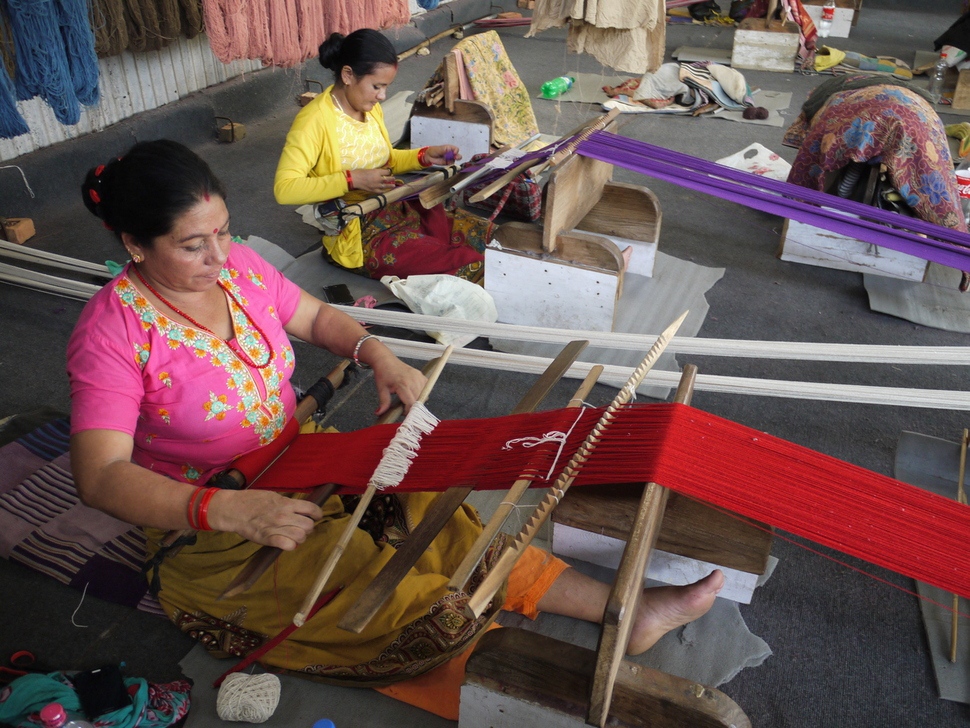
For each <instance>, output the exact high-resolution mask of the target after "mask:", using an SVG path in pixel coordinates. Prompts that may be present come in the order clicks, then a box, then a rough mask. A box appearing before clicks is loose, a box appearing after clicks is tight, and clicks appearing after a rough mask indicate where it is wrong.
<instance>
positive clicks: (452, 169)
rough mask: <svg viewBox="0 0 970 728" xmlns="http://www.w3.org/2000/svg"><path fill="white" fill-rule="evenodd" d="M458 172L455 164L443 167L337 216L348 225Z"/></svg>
mask: <svg viewBox="0 0 970 728" xmlns="http://www.w3.org/2000/svg"><path fill="white" fill-rule="evenodd" d="M457 172H458V165H455V164H452V165H449V166H447V167H441V168H440V169H437V170H435V171H434V172H431V173H429V174H426V175H424V176H423V177H422V178H421V179H417V180H415V181H413V182H408V183H407V184H403V185H399V186H398V187H395V188H394V189H392V190H390V191H388V192H385V193H384V194H381V195H374V196H372V197H367V198H365V199H363V200H361V201H360V202H355V203H353V204H350V205H346V206H345V207H342V208H341V209H340V212H338V213H337V214H338V215H339V216H340V220H341V222H342V223H343V224H344V225H346V224H347V223H348V222H350V220H351V219H352V218H355V217H363V216H364V215H366V214H367V213H369V212H374V211H375V210H380V209H381V208H382V207H385V206H387V204H388V203H390V202H397V201H398V200H402V199H404V198H405V197H409V196H411V195H413V194H415V193H419V192H421V190H424V189H425V188H427V187H430V186H432V185H435V184H438V183H439V182H442V181H444V180H446V179H450V178H451V177H454V176H455V174H457Z"/></svg>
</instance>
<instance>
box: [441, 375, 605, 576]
mask: <svg viewBox="0 0 970 728" xmlns="http://www.w3.org/2000/svg"><path fill="white" fill-rule="evenodd" d="M602 373H603V366H602V364H596V365H595V366H593V367H592V368H591V369H590V370H589V373H588V374H587V375H586V378H585V379H584V380H583V381H582V383H581V384H580V385H579V387H578V388H577V389H576V392H575V394H573V398H572V399H571V400H569V404H567V405H566V406H567V407H579V406H580V405H582V403H583V400H584V399H585V398H586V396H587V395H588V394H589V392H590V390H592V388H593V385H594V384H596V380H597V379H599V376H600V374H602ZM532 482H533V481H532V479H530V478H520V479H519V480H516V481H515V482H514V483H513V484H512V487H511V488H509V490H508V492H507V493H506V494H505V497H504V498H502V502H501V503H499V504H498V507H497V508H496V509H495V512H494V513H493V514H492V517H491V518H489V519H488V523H486V524H485V528H483V529H482V532H481V533H480V534H478V538H477V539H475V543H473V544H472V547H471V548H470V549H469V550H468V553H467V554H465V558H464V559H462V561H461V563H460V564H459V565H458V568H457V569H456V570H455V573H454V574H453V575H452V577H451V581H449V582H448V588H449V589H450V590H451V591H460V590H461V589H464V588H465V584H467V583H468V580H469V579H471V577H472V574H473V573H474V572H475V569H476V568H477V567H478V562H480V561H481V560H482V557H483V556H485V552H486V551H488V547H489V546H490V545H491V544H492V541H493V540H494V539H495V537H496V536H497V535H498V533H499V531H501V530H502V526H504V525H505V521H506V520H507V519H508V517H509V514H510V513H512V511H513V510H514V509H515V506H516V505H518V503H519V501H520V500H521V499H522V496H523V495H525V492H526V491H527V490H528V489H529V486H530V485H532Z"/></svg>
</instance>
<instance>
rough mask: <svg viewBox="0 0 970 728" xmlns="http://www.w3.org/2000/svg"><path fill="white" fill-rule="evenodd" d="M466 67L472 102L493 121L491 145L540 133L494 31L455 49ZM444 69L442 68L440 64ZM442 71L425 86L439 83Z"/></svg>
mask: <svg viewBox="0 0 970 728" xmlns="http://www.w3.org/2000/svg"><path fill="white" fill-rule="evenodd" d="M455 49H456V50H460V51H461V54H462V59H463V62H464V65H465V74H466V75H467V76H468V83H469V84H470V85H471V88H472V92H473V93H474V94H475V97H474V99H472V100H474V101H478V102H481V103H482V104H484V105H485V106H487V107H488V108H489V109H490V110H491V112H492V116H493V117H494V122H493V124H492V143H493V144H494V145H495V146H503V145H505V144H518V143H519V142H522V141H525V140H526V139H528V138H529V137H531V136H533V135H534V134H538V133H539V124H538V122H537V121H536V117H535V113H534V112H533V111H532V102H531V101H530V99H529V91H528V90H527V89H526V87H525V86H524V85H523V84H522V80H521V79H520V78H519V74H518V73H517V72H516V70H515V67H514V66H513V65H512V61H510V60H509V57H508V54H507V53H506V52H505V46H503V45H502V41H501V39H500V38H499V36H498V33H496V32H495V31H494V30H489V31H486V32H484V33H479V34H478V35H473V36H470V37H468V38H465V39H464V40H462V41H461V42H459V43H458V44H457V45H455ZM442 65H443V64H442ZM442 74H443V72H442V69H441V68H440V67H439V69H438V70H437V71H436V72H435V74H434V76H432V77H431V79H430V80H429V81H428V83H427V85H426V88H427V87H428V86H433V85H434V84H435V83H439V82H440V81H441V79H442Z"/></svg>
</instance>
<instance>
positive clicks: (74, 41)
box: [57, 0, 101, 106]
mask: <svg viewBox="0 0 970 728" xmlns="http://www.w3.org/2000/svg"><path fill="white" fill-rule="evenodd" d="M57 20H58V22H59V23H60V26H61V33H62V34H63V36H64V50H65V53H66V54H67V61H68V64H69V66H70V69H71V80H72V81H73V84H74V94H75V95H76V96H77V100H78V101H80V102H81V103H82V104H84V105H85V106H91V105H93V104H96V103H98V101H99V100H100V98H101V94H100V91H99V89H98V54H97V53H96V52H95V50H94V30H93V29H92V28H91V23H90V21H89V20H88V6H87V2H86V0H57Z"/></svg>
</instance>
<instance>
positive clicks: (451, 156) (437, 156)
mask: <svg viewBox="0 0 970 728" xmlns="http://www.w3.org/2000/svg"><path fill="white" fill-rule="evenodd" d="M425 159H427V160H428V161H429V162H431V164H436V165H438V166H443V165H447V164H454V163H455V162H457V161H458V160H459V159H461V152H460V151H459V149H458V147H456V146H454V145H453V144H441V145H439V146H437V147H428V151H427V152H425Z"/></svg>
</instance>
